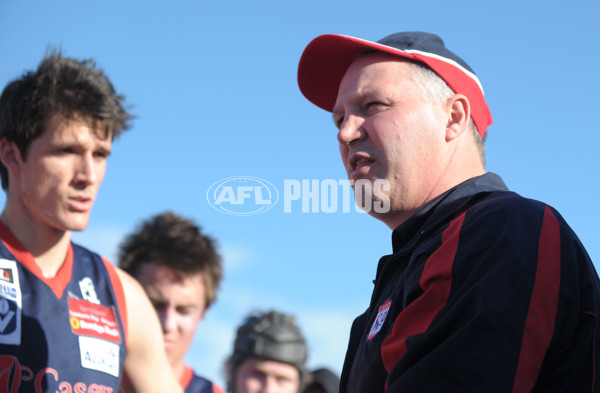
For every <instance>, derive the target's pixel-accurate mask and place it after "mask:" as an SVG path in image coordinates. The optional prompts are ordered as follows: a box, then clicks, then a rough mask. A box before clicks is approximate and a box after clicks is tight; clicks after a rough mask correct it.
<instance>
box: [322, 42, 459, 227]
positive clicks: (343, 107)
mask: <svg viewBox="0 0 600 393" xmlns="http://www.w3.org/2000/svg"><path fill="white" fill-rule="evenodd" d="M414 72H415V71H414V69H413V68H412V66H411V65H410V64H408V63H406V62H403V61H401V60H398V58H397V57H393V56H391V55H385V54H372V55H368V56H365V57H362V58H359V59H357V60H356V61H355V62H354V63H353V64H352V65H351V66H350V67H349V68H348V70H347V71H346V74H345V75H344V77H343V79H342V81H341V83H340V87H339V92H338V97H337V101H336V104H335V106H334V109H333V119H334V122H335V124H336V126H337V127H338V129H339V132H338V135H337V137H338V141H339V147H340V153H341V156H342V161H343V163H344V167H345V168H346V171H347V173H348V178H349V179H350V180H351V181H354V182H356V181H358V180H361V179H364V180H368V181H369V182H374V181H375V180H378V179H381V180H387V181H388V182H389V187H390V188H389V191H388V192H387V194H388V196H389V199H390V211H389V212H386V213H375V212H371V214H372V215H374V216H375V217H377V218H379V219H381V220H382V221H383V222H385V223H386V224H387V225H388V226H390V227H391V228H395V227H396V226H397V225H399V224H400V223H402V222H403V221H404V220H406V218H408V217H410V216H411V215H412V214H414V213H415V212H416V211H417V210H418V209H419V208H421V207H422V206H423V205H425V204H426V203H427V202H429V201H430V200H431V199H433V198H434V197H435V196H437V195H438V194H439V193H438V191H437V190H436V183H437V182H438V180H439V179H440V177H441V176H443V169H444V164H443V162H444V160H445V159H446V158H447V157H444V150H443V149H444V147H443V145H444V129H445V125H446V124H447V119H448V112H447V110H448V108H446V105H445V104H443V103H438V104H435V103H432V102H431V100H430V99H428V98H427V97H425V96H424V94H423V93H422V92H421V90H420V89H419V87H418V86H417V84H416V83H415V81H414V79H413V73H414ZM355 191H357V190H355Z"/></svg>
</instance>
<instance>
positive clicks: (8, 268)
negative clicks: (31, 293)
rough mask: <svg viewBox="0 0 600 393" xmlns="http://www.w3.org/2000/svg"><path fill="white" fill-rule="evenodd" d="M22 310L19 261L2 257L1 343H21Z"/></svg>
mask: <svg viewBox="0 0 600 393" xmlns="http://www.w3.org/2000/svg"><path fill="white" fill-rule="evenodd" d="M21 310H22V299H21V285H20V283H19V271H18V270H17V262H16V261H10V260H8V259H0V344H7V345H21Z"/></svg>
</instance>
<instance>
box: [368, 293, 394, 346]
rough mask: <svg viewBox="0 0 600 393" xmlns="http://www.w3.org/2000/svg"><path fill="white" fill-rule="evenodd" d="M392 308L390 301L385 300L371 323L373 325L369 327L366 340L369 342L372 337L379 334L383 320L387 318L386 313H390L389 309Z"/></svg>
mask: <svg viewBox="0 0 600 393" xmlns="http://www.w3.org/2000/svg"><path fill="white" fill-rule="evenodd" d="M391 306H392V301H391V300H390V299H387V300H386V301H385V302H384V303H383V304H382V305H381V306H380V307H379V311H378V312H377V317H375V321H373V325H372V326H371V330H370V331H369V335H368V336H367V340H369V341H371V340H372V339H373V337H375V336H376V335H377V333H379V331H380V330H381V327H382V326H383V323H384V322H385V319H386V318H387V315H388V312H389V311H390V307H391Z"/></svg>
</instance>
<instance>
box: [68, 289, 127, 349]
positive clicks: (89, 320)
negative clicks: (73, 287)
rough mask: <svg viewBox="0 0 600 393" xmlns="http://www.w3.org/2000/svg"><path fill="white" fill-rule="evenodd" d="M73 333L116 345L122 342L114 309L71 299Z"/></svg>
mask: <svg viewBox="0 0 600 393" xmlns="http://www.w3.org/2000/svg"><path fill="white" fill-rule="evenodd" d="M69 322H70V324H71V331H72V332H73V333H74V334H76V335H78V336H89V337H96V338H99V339H102V340H108V341H112V342H115V343H117V344H118V343H120V342H121V333H120V332H119V324H118V322H117V314H116V313H115V309H114V307H108V306H103V305H101V304H94V303H90V302H88V301H87V300H81V299H75V298H72V297H70V298H69Z"/></svg>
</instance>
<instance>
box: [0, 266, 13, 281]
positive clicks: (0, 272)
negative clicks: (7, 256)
mask: <svg viewBox="0 0 600 393" xmlns="http://www.w3.org/2000/svg"><path fill="white" fill-rule="evenodd" d="M0 281H4V282H7V283H9V284H12V283H13V282H14V279H13V271H12V269H4V268H0Z"/></svg>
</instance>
